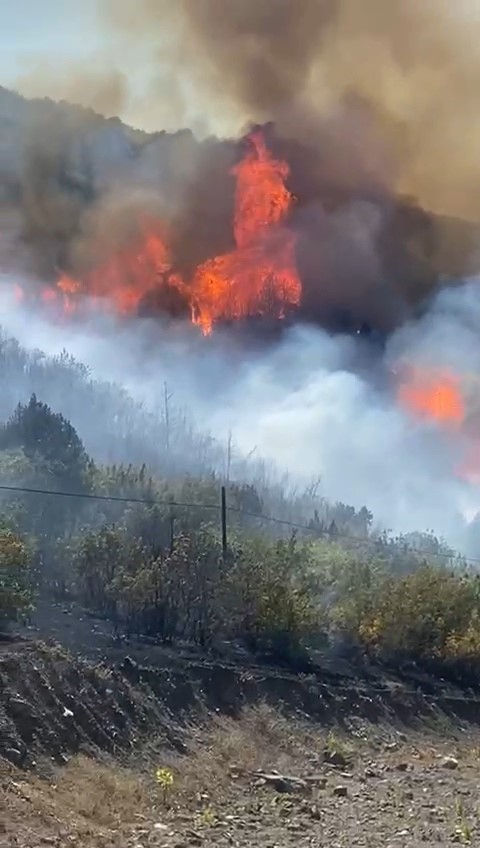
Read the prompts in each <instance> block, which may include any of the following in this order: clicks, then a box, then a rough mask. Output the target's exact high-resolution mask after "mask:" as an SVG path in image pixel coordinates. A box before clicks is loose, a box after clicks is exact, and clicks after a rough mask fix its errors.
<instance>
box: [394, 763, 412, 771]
mask: <svg viewBox="0 0 480 848" xmlns="http://www.w3.org/2000/svg"><path fill="white" fill-rule="evenodd" d="M395 768H396V770H397V771H408V769H409V764H408V763H397V765H396V766H395Z"/></svg>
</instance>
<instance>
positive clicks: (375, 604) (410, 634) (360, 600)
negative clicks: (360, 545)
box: [335, 565, 480, 662]
mask: <svg viewBox="0 0 480 848" xmlns="http://www.w3.org/2000/svg"><path fill="white" fill-rule="evenodd" d="M479 613H480V606H479V596H478V581H477V579H476V578H474V577H472V576H470V575H468V574H462V573H454V572H452V571H449V570H448V569H445V568H439V567H437V566H432V565H424V566H421V567H420V568H418V569H417V570H416V571H415V572H413V573H411V574H408V575H406V576H405V577H402V578H400V579H396V578H394V577H392V576H390V575H385V574H383V575H382V577H381V578H380V579H378V580H377V581H374V582H373V583H371V582H370V583H369V582H368V580H364V582H363V586H362V587H359V589H358V591H356V592H354V593H353V594H352V595H351V596H349V597H346V598H344V599H342V600H340V601H339V603H338V605H337V608H336V611H335V617H336V621H337V623H338V624H339V625H340V627H341V628H342V630H343V632H344V633H345V634H346V635H347V636H348V637H349V638H351V639H354V640H355V639H356V640H358V641H359V643H360V644H361V645H362V646H363V647H364V648H365V650H366V651H367V653H368V654H370V655H373V656H376V657H378V658H380V659H382V660H405V659H409V660H415V661H420V662H425V661H439V660H440V661H444V660H450V659H452V658H453V657H454V656H455V655H456V656H458V657H460V656H461V655H462V652H463V653H464V654H465V655H469V654H470V655H471V653H472V651H474V650H476V649H477V648H478V647H479V646H480V626H479V625H480V622H479Z"/></svg>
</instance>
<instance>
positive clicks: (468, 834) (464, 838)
mask: <svg viewBox="0 0 480 848" xmlns="http://www.w3.org/2000/svg"><path fill="white" fill-rule="evenodd" d="M455 815H456V818H457V823H456V825H455V836H456V837H457V840H458V841H459V842H460V844H461V845H470V844H471V841H472V836H473V831H472V828H471V826H470V825H469V823H468V821H467V820H466V818H465V807H464V804H463V801H461V800H460V798H457V800H456V801H455Z"/></svg>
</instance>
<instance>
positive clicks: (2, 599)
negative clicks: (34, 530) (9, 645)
mask: <svg viewBox="0 0 480 848" xmlns="http://www.w3.org/2000/svg"><path fill="white" fill-rule="evenodd" d="M32 597H33V592H32V583H31V579H30V573H29V552H28V549H27V546H26V544H25V542H24V541H22V539H20V538H19V537H18V536H17V535H16V534H15V533H14V532H13V531H12V530H10V529H9V528H7V527H5V526H3V527H0V627H4V626H5V625H6V624H8V623H9V622H12V621H17V620H18V619H19V618H20V617H21V616H22V615H25V614H27V613H28V612H29V611H30V610H31V609H32Z"/></svg>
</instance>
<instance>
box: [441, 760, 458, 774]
mask: <svg viewBox="0 0 480 848" xmlns="http://www.w3.org/2000/svg"><path fill="white" fill-rule="evenodd" d="M440 765H441V766H442V768H445V769H450V770H451V771H454V770H455V769H457V768H458V760H457V759H456V757H444V758H443V760H442V761H441V763H440Z"/></svg>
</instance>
